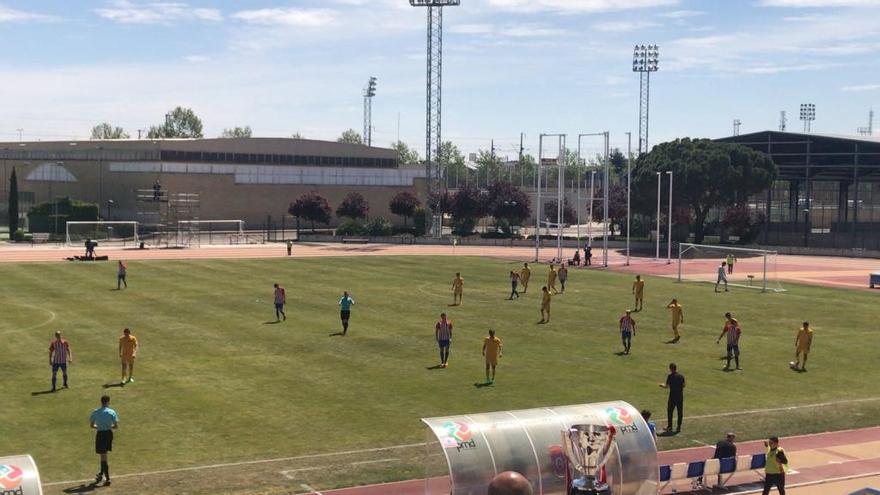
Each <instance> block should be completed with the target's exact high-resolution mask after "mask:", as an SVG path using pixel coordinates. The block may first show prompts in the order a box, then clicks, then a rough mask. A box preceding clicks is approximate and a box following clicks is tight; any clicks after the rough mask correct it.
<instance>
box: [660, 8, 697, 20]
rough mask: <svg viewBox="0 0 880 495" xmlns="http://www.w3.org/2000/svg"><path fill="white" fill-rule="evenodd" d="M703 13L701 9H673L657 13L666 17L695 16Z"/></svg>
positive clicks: (682, 17)
mask: <svg viewBox="0 0 880 495" xmlns="http://www.w3.org/2000/svg"><path fill="white" fill-rule="evenodd" d="M704 14H706V13H705V12H703V11H702V10H673V11H672V12H663V13H662V14H658V15H659V16H660V17H665V18H667V19H685V18H687V17H696V16H700V15H704Z"/></svg>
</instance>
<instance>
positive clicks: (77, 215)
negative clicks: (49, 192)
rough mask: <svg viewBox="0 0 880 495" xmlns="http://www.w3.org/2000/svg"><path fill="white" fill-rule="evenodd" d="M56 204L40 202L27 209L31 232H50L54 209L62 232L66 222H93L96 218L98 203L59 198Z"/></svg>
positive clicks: (52, 224) (53, 221) (53, 224)
mask: <svg viewBox="0 0 880 495" xmlns="http://www.w3.org/2000/svg"><path fill="white" fill-rule="evenodd" d="M57 203H58V206H57V207H56V206H54V205H55V203H53V202H51V201H50V202H46V203H40V204H38V205H35V206H33V207H32V208H31V209H30V210H29V211H28V222H29V225H30V230H31V232H52V231H53V229H54V228H55V225H56V222H55V217H54V216H53V215H54V214H55V211H56V209H57V211H58V222H57V225H58V232H55V233H56V234H60V233H63V232H64V230H65V224H66V223H67V222H94V221H96V220H98V205H97V204H96V203H87V202H85V201H76V200H71V199H70V198H60V199H58V200H57Z"/></svg>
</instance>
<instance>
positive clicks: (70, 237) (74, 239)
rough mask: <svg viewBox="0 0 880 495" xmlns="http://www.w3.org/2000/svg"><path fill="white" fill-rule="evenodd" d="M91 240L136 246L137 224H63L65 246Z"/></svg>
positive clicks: (111, 222)
mask: <svg viewBox="0 0 880 495" xmlns="http://www.w3.org/2000/svg"><path fill="white" fill-rule="evenodd" d="M88 239H91V240H93V241H97V242H98V245H99V246H100V244H101V243H104V244H105V245H106V244H111V245H122V246H126V245H137V243H138V242H139V238H138V223H137V222H134V221H100V220H97V221H92V222H86V221H71V222H66V223H65V244H66V245H67V246H70V247H74V246H79V245H81V244H83V243H84V242H85V241H86V240H88Z"/></svg>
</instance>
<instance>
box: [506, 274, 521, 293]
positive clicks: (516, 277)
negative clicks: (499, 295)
mask: <svg viewBox="0 0 880 495" xmlns="http://www.w3.org/2000/svg"><path fill="white" fill-rule="evenodd" d="M518 284H519V273H516V272H515V271H513V270H510V297H508V298H507V299H508V300H510V299H513V297H514V296H516V298H517V299H519V292H517V291H516V286H517V285H518Z"/></svg>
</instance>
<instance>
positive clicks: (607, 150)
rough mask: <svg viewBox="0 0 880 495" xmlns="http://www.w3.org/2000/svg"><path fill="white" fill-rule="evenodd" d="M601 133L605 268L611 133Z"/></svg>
mask: <svg viewBox="0 0 880 495" xmlns="http://www.w3.org/2000/svg"><path fill="white" fill-rule="evenodd" d="M602 134H603V135H604V136H605V177H603V180H602V183H603V185H602V188H603V191H602V198H603V200H604V201H603V206H602V209H603V213H602V222H603V224H604V225H603V226H602V232H603V233H602V266H604V267H606V268H607V267H608V228H609V227H610V222H609V221H608V199H609V196H610V194H609V191H608V187H609V185H610V184H609V182H608V181H609V180H610V177H609V175H611V174H610V172H611V169H610V166H611V160H610V158H611V157H610V156H609V154H610V147H611V143H610V141H611V134H610V133H609V132H608V131H605V132H603V133H602Z"/></svg>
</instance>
